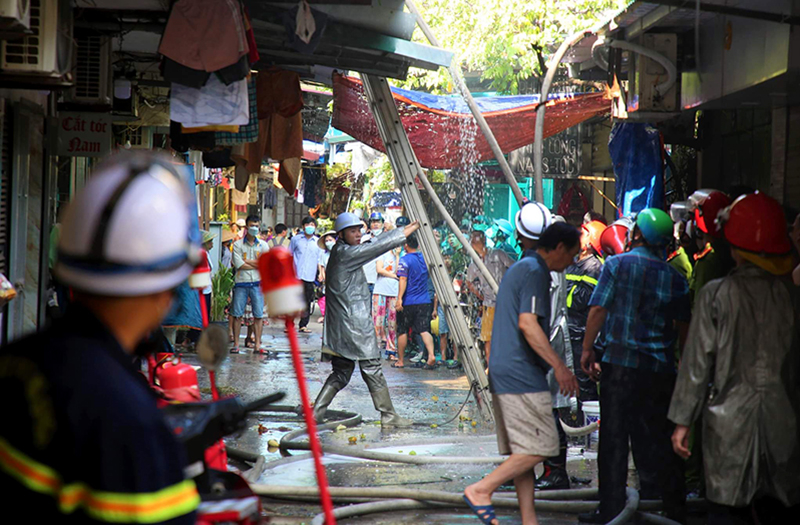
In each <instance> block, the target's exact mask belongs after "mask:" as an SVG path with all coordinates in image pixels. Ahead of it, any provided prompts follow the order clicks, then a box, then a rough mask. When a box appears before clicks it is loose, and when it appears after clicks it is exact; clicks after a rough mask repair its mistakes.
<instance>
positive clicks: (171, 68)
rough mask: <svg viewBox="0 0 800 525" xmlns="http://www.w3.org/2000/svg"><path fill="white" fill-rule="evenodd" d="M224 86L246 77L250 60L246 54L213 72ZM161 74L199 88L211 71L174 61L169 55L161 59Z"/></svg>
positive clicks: (165, 77) (166, 78) (173, 80)
mask: <svg viewBox="0 0 800 525" xmlns="http://www.w3.org/2000/svg"><path fill="white" fill-rule="evenodd" d="M213 74H214V75H216V76H217V78H218V79H219V80H220V81H221V82H222V83H223V84H225V85H226V86H228V85H230V84H233V83H234V82H236V81H238V80H242V79H243V78H246V77H247V75H249V74H250V61H249V60H248V57H247V55H245V56H243V57H242V58H240V59H239V60H238V61H237V62H236V63H235V64H232V65H230V66H228V67H224V68H222V69H220V70H218V71H215V72H214V73H213ZM161 75H162V76H163V77H164V80H166V81H168V82H173V83H176V84H180V85H182V86H187V87H192V88H196V89H200V88H201V87H203V86H205V85H206V82H208V79H209V77H210V76H211V75H212V73H209V72H208V71H202V70H199V69H192V68H190V67H186V66H184V65H183V64H179V63H178V62H175V61H174V60H172V59H171V58H169V57H164V60H162V61H161Z"/></svg>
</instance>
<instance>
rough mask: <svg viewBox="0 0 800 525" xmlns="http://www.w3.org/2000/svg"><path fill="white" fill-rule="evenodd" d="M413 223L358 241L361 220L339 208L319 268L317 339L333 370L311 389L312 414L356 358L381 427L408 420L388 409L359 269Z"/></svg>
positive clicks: (321, 410) (324, 405) (344, 379)
mask: <svg viewBox="0 0 800 525" xmlns="http://www.w3.org/2000/svg"><path fill="white" fill-rule="evenodd" d="M418 228H419V223H417V222H414V223H411V224H409V225H408V226H406V227H404V228H403V229H400V228H398V229H396V230H393V231H391V232H388V233H387V234H385V235H381V236H380V238H378V239H375V240H374V241H373V242H370V243H363V244H362V243H361V221H360V220H359V218H358V217H356V216H355V215H354V214H352V213H348V212H345V213H341V214H339V216H338V217H337V218H336V223H335V226H334V229H335V230H336V232H337V234H338V235H339V239H338V240H337V241H336V244H335V245H334V247H333V249H332V250H331V257H330V259H329V260H328V267H327V269H326V272H325V286H326V297H327V301H326V302H327V305H326V313H325V324H324V330H323V340H322V361H324V362H330V363H331V365H332V367H333V370H332V371H331V374H330V375H329V376H328V378H327V379H326V380H325V384H324V385H323V386H322V389H321V390H320V391H319V393H318V394H317V398H316V401H315V402H314V417H315V418H316V420H317V421H320V422H321V421H323V420H324V419H325V414H326V412H327V409H328V406H329V405H330V404H331V402H332V401H333V398H334V397H336V394H337V393H339V391H340V390H341V389H343V388H344V387H345V386H347V384H348V383H349V382H350V378H351V377H352V375H353V371H354V370H355V367H356V363H358V367H359V369H360V370H361V377H362V378H363V379H364V382H365V383H366V384H367V388H368V389H369V393H370V396H372V403H373V405H374V406H375V409H376V410H377V411H378V412H380V413H381V426H382V427H384V428H391V427H407V426H411V425H412V424H413V423H412V421H410V420H408V419H405V418H403V417H400V416H399V415H398V414H397V412H396V411H395V409H394V405H393V404H392V398H391V396H390V394H389V387H388V385H387V384H386V378H385V377H384V376H383V371H382V370H381V354H380V350H379V349H378V340H377V337H376V336H375V326H374V324H373V321H372V315H371V314H370V309H371V307H372V294H371V293H370V291H369V287H368V286H367V279H366V276H365V275H364V272H363V270H362V268H363V266H364V264H365V263H366V262H367V261H371V260H374V259H375V258H376V257H378V256H379V255H381V254H382V253H386V252H387V251H389V250H391V249H393V248H396V247H398V246H400V245H401V244H402V243H403V242H404V241H405V239H406V237H407V236H409V235H411V234H412V233H414V232H415V231H417V229H418Z"/></svg>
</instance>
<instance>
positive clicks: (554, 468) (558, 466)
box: [535, 448, 569, 490]
mask: <svg viewBox="0 0 800 525" xmlns="http://www.w3.org/2000/svg"><path fill="white" fill-rule="evenodd" d="M543 465H544V473H543V474H542V475H541V476H540V477H539V479H537V480H536V484H535V487H536V490H567V489H569V474H567V449H566V448H561V449H560V450H559V453H558V456H556V457H554V458H549V459H547V460H545V462H544V463H543Z"/></svg>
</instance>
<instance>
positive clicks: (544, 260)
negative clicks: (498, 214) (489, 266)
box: [464, 203, 580, 523]
mask: <svg viewBox="0 0 800 525" xmlns="http://www.w3.org/2000/svg"><path fill="white" fill-rule="evenodd" d="M543 211H547V213H546V214H543V213H542V212H543ZM549 222H550V213H549V210H547V208H545V207H544V206H543V205H541V204H540V203H528V204H525V205H524V206H523V207H522V209H521V210H520V212H519V213H518V214H517V228H518V232H519V241H520V244H521V245H522V247H523V248H524V249H525V251H524V253H523V257H522V259H520V260H519V261H518V262H516V263H514V265H513V266H511V268H509V269H508V271H507V272H506V274H505V276H504V277H503V280H502V282H501V283H500V290H499V291H498V293H497V307H496V308H497V309H496V311H495V318H494V330H493V333H492V352H491V355H490V360H489V387H490V390H491V392H492V407H493V408H494V415H495V422H496V423H497V445H498V449H499V451H500V454H502V455H508V456H509V458H508V459H507V460H506V461H505V462H503V463H502V464H501V465H500V466H498V467H497V468H496V469H495V470H494V471H493V472H491V473H489V474H488V475H487V476H486V477H484V478H483V479H482V480H481V481H479V482H477V483H474V484H472V485H470V486H468V487H467V488H466V489H465V490H464V499H465V501H466V502H467V503H468V504H469V506H470V508H471V509H472V510H473V512H475V514H476V515H477V516H478V518H479V519H481V521H483V523H495V522H496V516H495V512H494V508H493V507H492V505H491V498H492V494H493V493H494V492H495V491H496V490H497V489H498V488H499V487H500V485H502V484H503V483H505V482H507V481H509V480H512V479H513V480H514V484H515V486H516V490H517V500H518V501H519V506H520V511H521V513H522V522H523V523H536V522H537V521H536V511H535V508H534V467H535V466H536V465H538V464H539V463H541V462H542V461H544V460H545V458H548V457H552V456H555V455H557V454H558V449H559V437H558V431H557V427H556V425H557V423H556V421H555V420H554V419H553V413H552V406H553V405H552V398H551V394H550V386H549V385H548V382H547V371H548V370H549V369H551V368H552V369H553V370H554V371H555V377H556V380H557V382H558V384H559V390H560V391H561V392H562V393H563V394H565V395H575V393H576V392H577V389H578V383H577V381H576V380H575V375H574V374H573V373H572V370H570V369H569V367H568V366H567V365H566V364H565V363H564V361H563V360H562V359H561V358H560V357H559V356H558V355H557V354H556V352H555V350H554V349H553V348H552V347H551V345H550V341H549V334H550V326H549V324H550V317H551V316H550V307H551V301H550V272H563V271H564V269H565V268H566V267H567V266H569V264H570V263H571V262H572V261H573V258H574V257H575V255H576V254H577V253H578V250H579V249H580V234H579V233H578V231H577V230H576V229H575V228H574V227H573V226H571V225H569V224H566V223H564V222H559V223H555V224H552V225H550V226H548V227H547V229H546V230H544V232H541V227H542V226H543V225H544V224H547V223H549Z"/></svg>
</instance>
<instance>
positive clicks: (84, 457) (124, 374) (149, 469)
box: [0, 153, 200, 524]
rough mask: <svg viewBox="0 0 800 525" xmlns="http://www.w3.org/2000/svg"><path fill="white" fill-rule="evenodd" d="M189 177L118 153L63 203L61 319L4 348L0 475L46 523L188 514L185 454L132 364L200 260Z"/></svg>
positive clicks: (192, 491) (152, 158) (13, 496)
mask: <svg viewBox="0 0 800 525" xmlns="http://www.w3.org/2000/svg"><path fill="white" fill-rule="evenodd" d="M190 182H191V183H192V184H193V181H189V180H188V178H184V177H183V176H182V175H181V172H180V170H179V168H177V167H176V166H175V165H173V164H172V163H171V162H170V160H169V159H167V158H161V157H158V156H156V155H152V154H144V153H137V154H133V155H131V154H126V153H123V154H119V155H117V156H114V157H111V158H110V159H109V160H108V161H106V163H105V164H103V165H102V166H100V167H98V169H97V170H96V171H95V174H94V175H93V177H92V178H91V179H89V182H88V183H87V184H86V186H85V187H84V189H83V190H82V191H81V192H80V193H79V194H78V195H77V196H76V197H75V199H74V201H73V202H72V203H71V204H70V205H69V207H68V208H67V211H66V214H65V216H64V220H63V222H62V228H61V238H60V241H59V256H58V262H57V264H56V267H55V273H56V275H57V277H58V279H59V281H60V282H62V283H64V284H65V285H66V286H69V287H70V288H71V289H72V291H73V297H74V301H73V303H72V304H71V305H70V308H69V310H68V311H67V313H66V315H65V317H64V318H62V319H60V320H58V321H56V322H55V323H54V324H53V325H52V326H51V327H49V328H47V329H46V330H44V331H43V332H41V333H38V334H36V335H33V336H30V337H27V338H25V339H22V340H20V341H18V342H16V343H13V344H11V345H9V346H7V347H5V348H3V349H2V350H0V378H1V380H0V395H2V399H3V400H4V403H5V406H6V409H5V410H6V417H4V418H3V423H2V427H0V483H2V486H3V490H4V493H3V495H4V497H5V500H6V501H7V502H9V503H10V502H13V504H14V505H15V506H16V507H17V508H19V509H24V512H26V513H33V514H35V516H36V518H35V520H34V521H37V522H41V523H87V522H91V523H94V522H99V523H105V522H114V523H143V522H146V523H162V522H169V523H171V524H173V523H174V524H177V523H186V524H191V523H194V521H195V515H194V511H195V508H196V507H197V505H198V503H199V500H200V498H199V496H198V494H197V489H196V487H195V484H194V482H193V481H192V480H187V479H184V466H185V465H184V459H183V457H184V453H183V449H182V448H181V447H180V445H179V444H178V442H177V440H176V439H175V437H174V436H173V434H172V431H171V429H170V428H169V427H168V426H167V425H166V423H165V422H164V421H163V419H162V416H161V413H160V412H159V410H158V408H157V407H156V399H155V396H154V395H153V392H152V391H151V390H150V388H149V386H148V384H147V382H146V380H145V379H144V378H143V377H142V376H141V374H140V373H139V372H138V371H137V370H136V368H135V367H134V366H133V361H134V357H135V354H136V349H137V345H138V344H139V343H140V342H141V341H142V340H143V339H144V338H145V336H146V335H147V334H148V333H149V332H150V331H152V330H154V329H156V328H158V326H159V324H160V322H161V319H162V318H163V317H164V316H165V315H166V314H167V312H168V311H169V309H170V304H171V303H172V296H173V292H172V290H173V289H174V288H175V287H176V286H178V285H179V284H180V283H182V282H183V281H185V280H186V279H187V277H188V276H189V274H190V273H191V271H192V269H193V267H194V266H195V265H196V264H197V263H198V262H199V255H200V234H199V230H198V229H197V214H196V212H195V211H194V210H195V204H194V202H195V201H194V196H193V194H192V193H191V191H190V190H189V186H188V184H189V183H190Z"/></svg>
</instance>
